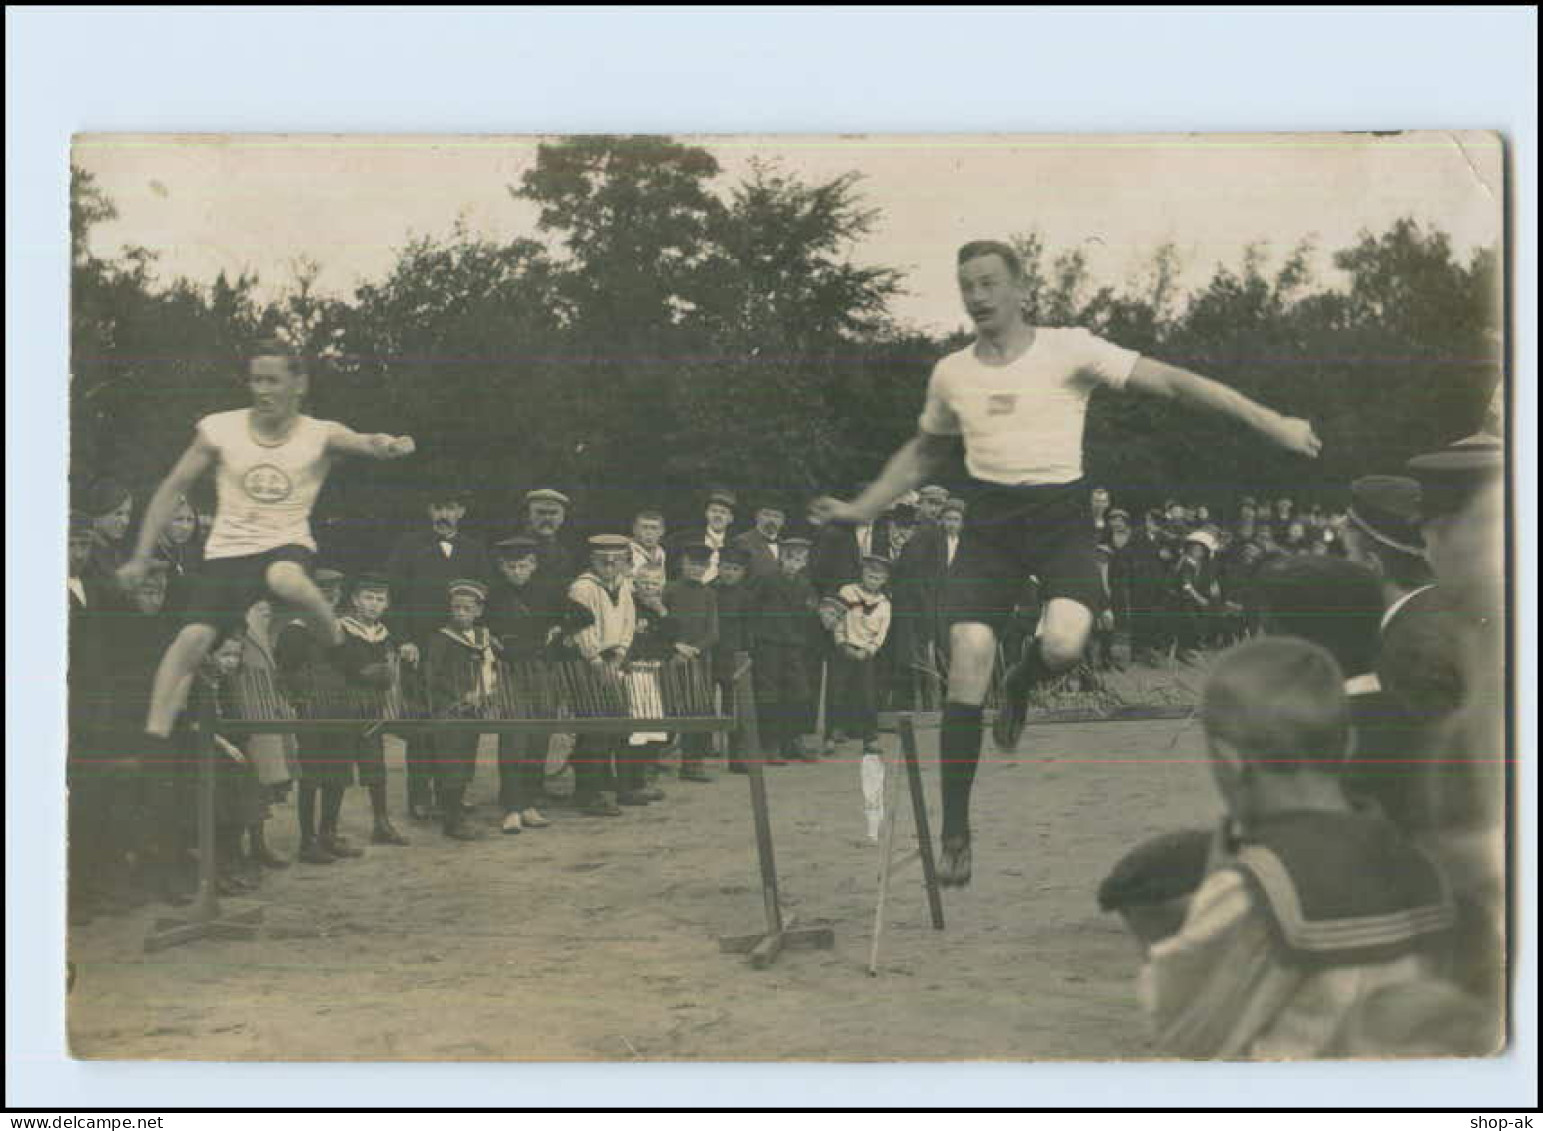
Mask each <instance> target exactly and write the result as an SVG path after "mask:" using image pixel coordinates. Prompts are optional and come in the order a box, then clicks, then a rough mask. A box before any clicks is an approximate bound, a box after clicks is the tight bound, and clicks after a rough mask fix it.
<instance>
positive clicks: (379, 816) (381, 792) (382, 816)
mask: <svg viewBox="0 0 1543 1131" xmlns="http://www.w3.org/2000/svg"><path fill="white" fill-rule="evenodd" d="M370 815H371V816H372V817H374V818H375V823H376V824H377V825H379V824H382V823H384V821H385V820H386V783H385V782H383V781H378V782H372V783H371V784H370Z"/></svg>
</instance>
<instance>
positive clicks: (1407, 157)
mask: <svg viewBox="0 0 1543 1131" xmlns="http://www.w3.org/2000/svg"><path fill="white" fill-rule="evenodd" d="M538 140H539V139H535V138H524V137H518V138H495V137H438V138H422V137H327V136H322V135H303V136H294V137H287V138H286V137H278V136H274V137H262V136H256V135H249V136H240V137H232V138H219V137H196V138H195V137H173V136H154V137H152V136H130V135H95V136H83V137H81V138H79V139H77V144H76V149H75V158H74V159H75V160H76V162H77V163H79V164H80V165H82V166H84V167H85V168H87V169H88V170H90V171H92V172H93V173H95V174H96V176H97V180H98V182H99V184H100V185H101V186H102V188H103V189H104V190H105V191H106V192H107V194H108V195H109V196H110V197H112V199H113V200H114V202H115V203H116V204H117V206H118V211H119V219H117V220H116V221H113V222H111V223H108V224H103V225H101V226H100V227H99V228H98V229H97V230H96V231H95V232H94V233H93V246H94V249H95V250H96V251H97V252H98V253H99V254H115V253H116V252H117V251H118V250H119V249H120V248H121V247H122V246H123V245H126V244H139V245H143V246H146V247H149V248H151V249H153V250H156V251H158V252H160V253H161V260H160V268H159V270H160V271H161V273H162V274H163V276H164V277H168V278H169V277H171V276H174V275H183V276H186V277H188V278H190V279H193V280H195V281H198V282H204V283H207V282H209V281H212V280H213V279H214V277H215V275H216V274H217V273H218V272H219V271H221V270H224V271H226V272H229V273H231V274H235V273H238V272H240V271H242V270H243V269H245V270H252V271H256V272H257V273H258V274H259V275H260V276H261V277H262V280H263V282H264V284H265V288H266V287H273V286H277V285H280V284H281V283H282V282H283V281H284V280H285V279H286V278H287V277H288V265H289V264H290V263H291V262H293V261H294V260H296V259H297V258H299V257H301V256H308V257H309V258H311V259H313V260H315V261H317V262H318V263H319V264H320V265H321V267H322V272H321V275H320V279H319V285H320V286H321V288H322V289H324V290H326V291H329V292H331V293H336V294H347V293H349V292H350V291H351V290H352V289H353V288H354V287H355V286H357V285H358V284H359V283H360V282H363V281H366V280H369V279H372V278H378V277H380V276H381V275H383V274H384V273H385V272H386V271H387V270H388V269H389V267H390V265H391V263H392V261H393V259H394V258H395V253H396V249H397V248H399V247H400V246H401V245H402V244H403V243H404V242H405V241H406V240H407V239H408V238H409V236H410V235H422V234H440V233H444V232H446V231H448V229H449V228H450V225H451V224H452V223H453V222H454V220H455V219H456V217H457V216H461V217H464V218H465V220H466V221H467V223H468V224H469V225H470V226H471V227H472V228H473V229H474V230H477V231H480V232H482V233H484V234H487V235H489V236H492V237H495V238H513V237H516V236H525V235H535V234H536V233H535V230H534V227H535V223H534V222H535V215H534V210H533V209H532V208H531V207H530V206H529V205H527V204H525V203H524V202H521V201H516V200H513V199H511V197H510V196H509V193H508V192H507V190H506V186H508V185H514V184H518V182H519V178H520V175H521V174H522V173H523V172H524V171H525V170H526V169H528V168H530V167H531V166H532V164H533V162H534V160H535V147H536V144H537V141H538ZM681 140H685V141H691V142H693V143H695V144H700V145H704V146H705V147H707V148H708V149H710V150H711V151H712V152H713V153H714V154H715V155H716V156H717V157H718V159H719V161H720V163H721V164H722V166H723V169H724V176H723V177H722V178H721V182H722V184H721V187H724V188H726V187H727V185H728V184H730V183H732V182H733V181H734V180H737V179H739V177H741V176H742V175H743V174H744V173H745V171H746V170H747V169H748V167H749V162H750V160H751V158H752V157H759V158H761V159H764V160H771V161H776V162H780V163H781V165H782V166H783V167H784V169H785V170H787V171H789V172H793V173H797V174H799V175H801V176H803V177H805V178H807V179H810V180H814V179H825V178H829V177H833V176H837V175H840V174H842V173H845V172H848V171H851V170H857V171H859V172H861V173H862V174H863V175H864V178H865V180H864V182H863V193H864V195H865V198H866V200H867V202H868V203H869V204H870V205H872V206H874V207H877V208H878V209H879V210H880V211H881V219H880V222H879V224H878V226H877V228H876V229H875V231H874V232H873V234H872V235H871V236H870V237H869V238H868V239H867V240H866V241H864V243H863V244H862V245H861V246H860V247H858V248H856V249H855V250H854V253H853V258H854V259H855V260H856V261H857V262H860V263H865V264H866V263H877V264H884V265H887V266H894V267H898V268H900V269H901V270H902V271H904V272H905V276H906V278H905V286H906V290H907V294H906V295H904V296H902V297H901V298H899V299H898V300H896V302H895V304H894V306H893V312H894V313H895V314H896V315H897V316H898V317H900V318H901V319H904V320H906V321H908V322H912V323H915V324H917V325H919V326H922V327H925V328H928V329H932V330H938V329H948V328H953V327H956V326H959V325H962V324H963V321H964V319H963V317H962V315H961V313H960V311H959V308H958V298H957V295H956V293H955V285H954V275H953V262H952V253H953V249H954V248H955V247H956V246H957V245H958V244H960V243H962V242H964V241H966V240H969V239H980V238H989V237H1003V236H1007V235H1010V234H1013V233H1016V232H1027V231H1030V230H1037V231H1039V232H1040V233H1041V234H1042V235H1043V236H1044V238H1045V240H1046V242H1047V244H1048V245H1049V246H1050V247H1051V248H1052V249H1053V250H1057V251H1059V250H1063V249H1067V248H1070V247H1074V246H1081V247H1082V248H1083V249H1084V250H1085V251H1086V252H1087V254H1088V258H1089V263H1090V266H1091V268H1092V272H1093V275H1094V278H1095V280H1096V281H1097V282H1099V283H1110V284H1114V285H1121V284H1124V283H1125V282H1126V281H1128V280H1129V279H1131V278H1133V277H1136V276H1138V275H1140V274H1141V273H1142V272H1143V270H1144V268H1145V266H1146V265H1147V263H1148V262H1149V261H1150V257H1151V254H1152V252H1153V251H1154V249H1156V248H1157V247H1158V246H1160V245H1161V244H1164V243H1168V242H1172V243H1173V244H1174V245H1175V246H1176V247H1177V248H1178V251H1179V256H1180V262H1181V264H1182V267H1183V271H1184V281H1185V282H1186V284H1191V285H1193V284H1199V283H1203V282H1204V281H1205V279H1207V278H1208V277H1209V276H1210V273H1211V272H1212V270H1213V269H1214V268H1215V266H1216V265H1217V264H1218V263H1226V264H1229V265H1234V266H1235V265H1237V264H1238V263H1239V262H1240V260H1241V257H1242V254H1243V249H1244V248H1245V247H1246V246H1247V245H1248V244H1250V243H1253V242H1257V241H1261V240H1262V241H1268V242H1269V244H1270V247H1271V249H1272V250H1273V252H1274V256H1275V259H1276V261H1278V260H1279V258H1280V256H1281V255H1282V254H1283V253H1284V252H1285V250H1286V249H1288V248H1289V247H1291V246H1292V245H1294V244H1295V243H1296V242H1297V241H1298V240H1300V239H1302V238H1304V237H1312V238H1313V239H1314V240H1315V241H1316V243H1317V244H1318V246H1319V247H1320V248H1322V249H1325V250H1335V249H1338V248H1340V247H1343V246H1346V245H1347V244H1349V243H1351V242H1352V241H1353V240H1354V239H1355V238H1356V235H1357V233H1358V232H1360V231H1361V230H1364V229H1370V230H1373V231H1380V230H1382V229H1384V228H1386V227H1387V226H1388V225H1389V224H1390V223H1391V222H1392V221H1393V220H1395V219H1397V218H1399V217H1401V216H1412V217H1414V218H1415V219H1416V220H1418V221H1420V222H1421V223H1422V224H1426V225H1432V226H1436V227H1439V228H1441V229H1443V230H1445V231H1447V232H1448V233H1449V234H1450V235H1451V236H1452V238H1453V241H1454V244H1455V245H1456V247H1457V249H1458V251H1459V253H1460V254H1463V255H1466V254H1467V253H1468V252H1469V251H1471V250H1472V249H1473V248H1475V247H1477V246H1482V245H1485V244H1489V243H1494V242H1497V241H1498V240H1499V239H1500V236H1501V230H1502V228H1501V205H1500V202H1501V199H1502V186H1503V183H1504V173H1503V156H1502V149H1501V143H1500V141H1499V139H1498V138H1496V137H1494V136H1493V135H1489V134H1481V133H1471V134H1436V133H1428V134H1420V133H1407V134H1400V135H1395V136H1390V137H1381V138H1379V137H1373V136H1370V135H1349V134H1332V135H1331V134H1324V135H1306V134H1304V135H1289V134H1275V135H1261V136H1247V135H1240V134H1232V135H1192V136H1186V135H1170V136H1145V137H1125V138H1121V137H1115V136H1093V135H1084V136H1080V137H1078V136H1066V137H1048V136H1047V137H1004V136H983V137H947V138H944V137H911V138H906V137H893V136H887V137H877V136H875V137H821V138H796V137H761V138H717V137H710V138H697V139H690V138H683V139H681ZM1320 267H1321V275H1322V277H1324V278H1332V274H1333V273H1332V270H1331V269H1330V268H1329V266H1328V263H1327V259H1326V257H1323V258H1321V259H1320Z"/></svg>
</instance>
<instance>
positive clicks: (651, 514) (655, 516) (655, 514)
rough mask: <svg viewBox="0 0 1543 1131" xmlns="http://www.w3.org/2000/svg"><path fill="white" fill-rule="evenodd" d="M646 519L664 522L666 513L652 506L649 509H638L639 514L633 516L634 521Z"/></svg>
mask: <svg viewBox="0 0 1543 1131" xmlns="http://www.w3.org/2000/svg"><path fill="white" fill-rule="evenodd" d="M644 519H647V520H649V521H650V522H663V521H664V513H663V512H662V511H656V510H653V509H652V508H650V509H648V510H641V511H638V513H637V514H635V515H633V516H632V521H633V522H635V523H636V522H642V521H643V520H644Z"/></svg>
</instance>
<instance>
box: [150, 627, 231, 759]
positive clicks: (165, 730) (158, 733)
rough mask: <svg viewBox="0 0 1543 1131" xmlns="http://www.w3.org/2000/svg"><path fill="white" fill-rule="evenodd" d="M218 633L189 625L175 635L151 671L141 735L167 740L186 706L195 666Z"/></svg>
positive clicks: (202, 658) (208, 628) (212, 629)
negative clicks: (158, 664)
mask: <svg viewBox="0 0 1543 1131" xmlns="http://www.w3.org/2000/svg"><path fill="white" fill-rule="evenodd" d="M218 636H219V633H218V632H217V631H215V629H214V628H213V626H211V625H207V624H190V625H187V626H185V627H184V628H183V629H182V631H181V632H179V633H177V636H176V639H174V640H173V641H172V642H171V645H170V646H169V647H168V648H167V649H166V654H165V655H164V656H162V657H161V663H160V666H159V667H157V668H156V669H155V682H154V683H153V684H152V685H151V688H150V710H149V713H148V715H147V716H146V718H145V733H146V734H150V735H153V736H155V737H156V738H167V737H169V736H170V735H171V730H172V727H174V726H176V725H177V716H178V715H180V714H182V708H183V707H184V706H185V705H186V704H187V698H188V690H189V689H190V688H191V687H192V686H193V676H194V674H195V673H197V671H198V665H199V664H201V663H203V662H204V657H205V656H207V655H208V654H209V649H211V648H213V647H214V642H215V640H216V639H217V638H218Z"/></svg>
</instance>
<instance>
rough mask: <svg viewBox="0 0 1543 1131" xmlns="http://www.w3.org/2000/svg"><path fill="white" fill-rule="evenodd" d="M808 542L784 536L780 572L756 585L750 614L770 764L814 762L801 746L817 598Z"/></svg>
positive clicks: (763, 736)
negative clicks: (807, 569)
mask: <svg viewBox="0 0 1543 1131" xmlns="http://www.w3.org/2000/svg"><path fill="white" fill-rule="evenodd" d="M809 545H810V543H809V540H808V539H807V538H784V539H783V540H782V543H781V550H780V553H779V557H778V559H777V567H778V569H777V573H776V574H775V575H773V576H771V577H766V578H762V579H761V580H759V581H756V582H754V583H753V590H752V591H753V594H754V596H753V598H752V600H751V602H750V603H749V604H750V607H749V609H748V610H747V612H748V617H749V629H750V634H751V640H752V644H751V648H752V654H753V657H754V664H753V672H754V678H755V696H756V706H757V710H758V712H759V714H760V724H761V727H760V730H761V744H762V746H763V747H764V748H765V750H764V755H765V760H766V764H767V765H771V766H781V765H786V759H788V758H793V759H797V760H799V761H806V762H812V761H815V760H817V755H815V754H813V753H809V752H806V751H805V750H804V749H803V747H802V745H801V744H800V742H799V736H800V734H801V733H802V732H803V729H804V723H805V721H806V719H807V716H808V713H809V703H810V684H809V670H808V644H809V626H810V623H811V622H812V621H813V620H814V614H815V606H816V604H817V603H818V597H817V595H816V594H815V590H814V585H813V584H812V583H811V582H810V581H809V578H808V575H807V574H806V573H805V566H806V565H807V564H808V561H809Z"/></svg>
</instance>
